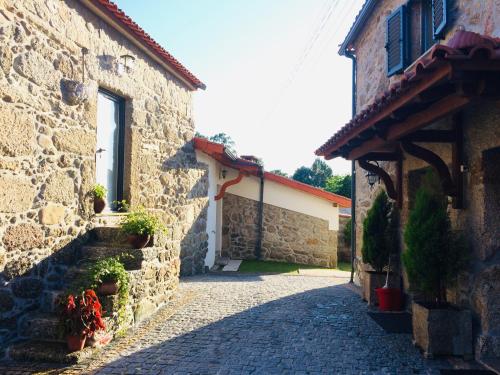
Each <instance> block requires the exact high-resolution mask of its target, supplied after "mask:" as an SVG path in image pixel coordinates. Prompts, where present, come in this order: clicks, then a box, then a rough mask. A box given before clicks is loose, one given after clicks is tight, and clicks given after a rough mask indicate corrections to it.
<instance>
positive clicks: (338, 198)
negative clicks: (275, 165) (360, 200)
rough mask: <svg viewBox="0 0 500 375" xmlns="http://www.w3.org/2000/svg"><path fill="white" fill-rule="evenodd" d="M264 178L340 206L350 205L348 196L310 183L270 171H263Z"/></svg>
mask: <svg viewBox="0 0 500 375" xmlns="http://www.w3.org/2000/svg"><path fill="white" fill-rule="evenodd" d="M264 179H267V180H269V181H274V182H277V183H279V184H282V185H285V186H288V187H291V188H292V189H295V190H300V191H303V192H304V193H308V194H311V195H315V196H317V197H320V198H323V199H326V200H328V201H330V202H332V203H336V204H338V205H339V206H340V207H351V200H350V199H349V198H346V197H343V196H342V195H338V194H334V193H330V192H328V191H325V190H323V189H318V188H316V187H314V186H311V185H307V184H303V183H302V182H299V181H295V180H292V179H290V178H287V177H283V176H279V175H277V174H274V173H270V172H264Z"/></svg>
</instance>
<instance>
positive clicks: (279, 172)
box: [271, 169, 288, 177]
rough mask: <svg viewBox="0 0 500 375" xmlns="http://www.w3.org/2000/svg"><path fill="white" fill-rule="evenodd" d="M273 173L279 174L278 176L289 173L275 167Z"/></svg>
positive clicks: (284, 175)
mask: <svg viewBox="0 0 500 375" xmlns="http://www.w3.org/2000/svg"><path fill="white" fill-rule="evenodd" d="M271 173H274V174H277V175H278V176H283V177H288V173H286V172H283V171H282V170H281V169H273V170H272V171H271Z"/></svg>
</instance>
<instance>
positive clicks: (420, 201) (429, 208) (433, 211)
mask: <svg viewBox="0 0 500 375" xmlns="http://www.w3.org/2000/svg"><path fill="white" fill-rule="evenodd" d="M404 241H405V244H406V251H405V252H404V253H403V263H404V265H405V267H406V270H407V272H408V279H409V281H410V287H411V289H412V290H415V291H418V292H421V293H423V294H424V297H425V298H426V299H429V300H430V301H431V302H435V303H437V304H438V305H442V304H445V303H446V287H447V286H451V285H453V283H454V282H455V281H456V278H457V276H458V275H459V273H460V272H461V271H462V270H463V269H464V268H465V265H466V261H467V255H466V252H467V249H466V247H465V246H464V241H463V239H460V238H458V237H457V236H455V235H454V234H453V233H452V231H451V223H450V219H449V216H448V212H447V200H446V197H445V196H443V195H440V194H438V193H437V192H436V191H435V190H434V191H433V190H432V189H430V188H427V187H423V188H421V189H419V190H418V191H417V194H416V198H415V204H414V207H413V209H412V210H411V212H410V216H409V218H408V223H407V225H406V228H405V232H404Z"/></svg>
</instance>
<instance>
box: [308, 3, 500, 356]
mask: <svg viewBox="0 0 500 375" xmlns="http://www.w3.org/2000/svg"><path fill="white" fill-rule="evenodd" d="M433 14H434V17H433ZM398 17H400V18H398ZM393 25H396V26H394V27H393ZM388 33H389V34H388ZM390 33H394V35H395V36H396V37H397V38H399V37H400V36H401V39H398V40H400V42H397V43H393V42H392V41H391V40H392V39H394V38H393V37H394V35H392V36H391V34H390ZM400 33H403V34H400ZM499 37H500V4H499V3H498V1H493V0H484V1H467V0H452V1H439V0H435V1H425V0H422V1H406V0H383V1H370V0H368V1H366V2H365V4H364V6H363V8H362V10H361V12H360V13H359V15H358V17H357V19H356V21H355V23H354V25H353V26H352V28H351V30H350V31H349V34H348V36H347V37H346V39H345V41H344V43H343V44H342V46H341V50H340V51H339V53H340V54H341V55H345V56H348V57H350V58H351V59H353V60H354V61H355V65H354V66H355V69H354V71H355V77H354V78H355V88H356V91H355V93H354V100H355V108H356V113H355V114H354V118H353V120H352V121H351V122H350V123H349V124H347V125H346V126H345V127H344V128H342V129H341V130H340V131H339V132H338V133H337V134H335V135H334V136H333V137H332V138H331V139H330V140H329V141H328V142H327V143H325V144H324V145H323V146H322V147H321V148H319V149H318V150H317V154H318V155H322V156H324V157H326V158H327V159H330V158H333V157H337V156H341V157H344V158H347V159H348V160H356V185H355V189H356V201H355V204H353V206H354V207H355V213H356V221H355V249H356V268H357V272H356V276H357V282H358V283H360V284H362V283H363V272H362V271H363V270H364V269H366V265H363V264H362V261H361V248H362V245H363V243H362V230H363V220H364V218H365V217H366V212H367V210H368V209H369V208H370V207H371V205H372V202H373V200H374V197H375V196H376V195H377V193H378V192H379V191H380V189H385V190H386V191H387V192H388V193H392V194H389V195H392V197H393V198H394V199H395V201H396V203H397V204H398V206H399V207H400V213H401V235H402V231H403V228H404V226H405V224H406V222H407V220H408V213H409V210H410V208H411V206H412V204H413V199H414V193H415V191H416V190H417V189H418V187H419V186H420V183H421V180H422V179H421V176H422V174H423V173H424V172H425V171H426V170H428V169H429V168H432V167H434V168H437V169H438V170H439V171H440V172H439V173H438V175H440V177H441V178H442V179H443V181H444V180H446V178H448V181H451V184H452V186H453V188H452V189H450V190H449V192H450V193H449V194H448V195H449V196H450V202H451V203H452V204H450V216H451V220H452V225H453V228H454V229H455V230H458V231H462V232H463V233H464V235H465V236H466V238H467V243H468V245H469V247H470V249H471V250H470V252H471V263H470V266H469V268H468V270H467V272H466V274H465V275H464V276H463V277H461V279H460V280H459V284H458V286H457V287H456V288H454V289H453V290H449V291H448V297H449V300H450V301H451V302H453V303H456V304H458V305H459V306H462V307H466V308H469V309H471V310H472V311H473V314H474V320H475V323H477V324H476V325H475V327H477V328H476V329H475V332H474V334H475V350H476V358H480V359H484V360H488V359H490V358H500V305H499V304H498V301H500V258H499V256H500V252H499V249H500V242H499V241H500V236H499V226H498V219H497V218H498V215H499V213H500V196H499V194H498V192H499V191H500V174H499V168H498V165H499V163H500V105H499V102H498V92H497V90H496V88H495V85H496V86H498V79H499V74H500V72H499V70H498V67H499V65H498V51H499V48H500V39H498V38H499ZM391 38H392V39H391ZM399 43H401V44H399ZM460 59H461V60H462V61H467V62H463V63H458V60H460ZM460 64H462V65H460ZM391 70H392V71H391ZM471 72H474V73H471ZM415 144H418V145H417V147H413V146H414V145H415ZM421 148H424V149H425V150H423V151H422V150H421ZM426 150H427V151H430V152H431V153H432V154H433V155H434V156H437V157H438V159H440V160H441V161H442V163H441V162H439V161H437V162H435V160H436V158H435V157H434V156H432V155H431V154H430V153H429V152H427V151H426ZM375 161H377V163H378V165H379V166H380V168H377V167H376V165H375V163H374V162H375ZM367 163H369V164H372V165H375V168H374V167H371V166H370V165H368V166H367ZM366 168H368V170H370V171H371V172H373V173H376V174H378V175H379V176H381V177H382V179H381V182H380V184H375V187H374V188H372V187H370V186H369V185H368V183H367V180H366V178H365V174H366V173H367V170H366ZM446 170H448V172H446ZM447 175H448V177H446V176H447ZM384 182H387V183H384ZM388 185H390V186H388ZM495 218H496V219H495ZM401 246H402V247H403V250H402V251H404V244H403V240H402V238H401ZM402 275H403V286H404V288H405V290H407V289H408V281H407V279H406V275H405V272H404V270H402Z"/></svg>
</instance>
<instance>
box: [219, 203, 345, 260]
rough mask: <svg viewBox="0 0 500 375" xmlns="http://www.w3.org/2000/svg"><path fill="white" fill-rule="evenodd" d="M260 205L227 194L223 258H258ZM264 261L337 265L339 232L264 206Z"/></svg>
mask: <svg viewBox="0 0 500 375" xmlns="http://www.w3.org/2000/svg"><path fill="white" fill-rule="evenodd" d="M257 210H258V202H257V201H254V200H252V199H248V198H243V197H240V196H237V195H233V194H229V193H226V194H225V195H224V200H223V203H222V255H223V256H227V257H230V258H233V259H255V245H256V241H257V217H258V216H257V212H258V211H257ZM262 258H263V259H264V260H273V261H281V262H292V263H299V264H311V265H317V266H322V267H335V266H336V265H337V231H333V230H330V229H329V228H328V222H327V221H326V220H322V219H318V218H315V217H312V216H309V215H305V214H301V213H298V212H294V211H290V210H286V209H283V208H280V207H276V206H273V205H269V204H264V223H263V239H262Z"/></svg>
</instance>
